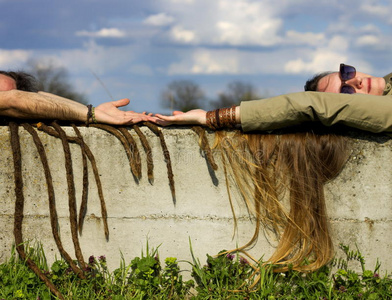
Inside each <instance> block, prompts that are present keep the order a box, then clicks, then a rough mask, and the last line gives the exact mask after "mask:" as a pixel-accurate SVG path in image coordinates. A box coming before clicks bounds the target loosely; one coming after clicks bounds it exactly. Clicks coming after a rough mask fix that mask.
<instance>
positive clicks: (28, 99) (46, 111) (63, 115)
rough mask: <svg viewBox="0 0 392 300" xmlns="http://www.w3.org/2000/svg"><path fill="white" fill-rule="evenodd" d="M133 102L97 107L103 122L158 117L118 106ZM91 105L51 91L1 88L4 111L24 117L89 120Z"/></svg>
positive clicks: (0, 105) (0, 108) (0, 111)
mask: <svg viewBox="0 0 392 300" xmlns="http://www.w3.org/2000/svg"><path fill="white" fill-rule="evenodd" d="M128 103H129V100H128V99H121V100H118V101H112V102H106V103H103V104H101V105H99V106H97V107H96V108H95V116H96V119H97V121H98V122H99V123H107V124H116V125H130V124H134V123H137V122H140V121H149V120H153V119H154V118H153V117H151V116H148V115H145V114H144V113H141V114H140V113H135V112H133V111H122V110H119V109H118V108H119V107H121V106H125V105H127V104H128ZM87 111H88V109H87V107H86V106H85V105H83V104H81V103H79V102H75V101H72V100H69V99H66V98H63V97H59V96H56V95H53V94H50V93H45V92H39V93H31V92H24V91H18V90H10V91H4V92H0V115H2V116H8V117H14V118H21V119H56V120H69V121H78V122H85V121H86V118H87Z"/></svg>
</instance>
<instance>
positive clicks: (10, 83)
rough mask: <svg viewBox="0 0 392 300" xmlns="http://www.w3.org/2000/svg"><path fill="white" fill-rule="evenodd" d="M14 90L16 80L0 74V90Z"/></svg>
mask: <svg viewBox="0 0 392 300" xmlns="http://www.w3.org/2000/svg"><path fill="white" fill-rule="evenodd" d="M10 90H16V82H15V80H14V79H12V78H11V77H9V76H7V75H4V74H0V91H10Z"/></svg>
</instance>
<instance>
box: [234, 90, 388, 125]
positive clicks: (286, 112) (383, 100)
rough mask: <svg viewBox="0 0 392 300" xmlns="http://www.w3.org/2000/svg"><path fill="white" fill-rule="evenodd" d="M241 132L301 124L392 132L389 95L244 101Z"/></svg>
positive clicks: (305, 95)
mask: <svg viewBox="0 0 392 300" xmlns="http://www.w3.org/2000/svg"><path fill="white" fill-rule="evenodd" d="M240 115H241V126H242V129H243V130H244V131H253V130H262V131H265V130H273V129H279V128H284V127H288V126H293V125H299V124H301V123H303V122H309V121H315V122H321V123H322V124H324V125H325V126H331V125H334V124H344V125H346V126H350V127H355V128H358V129H361V130H365V131H370V132H392V96H373V95H365V94H351V95H348V94H334V93H322V92H300V93H294V94H286V95H282V96H278V97H273V98H267V99H261V100H253V101H244V102H241V106H240Z"/></svg>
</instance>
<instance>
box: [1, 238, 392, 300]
mask: <svg viewBox="0 0 392 300" xmlns="http://www.w3.org/2000/svg"><path fill="white" fill-rule="evenodd" d="M190 247H191V255H192V262H188V263H189V264H190V265H191V268H192V271H191V276H192V277H193V279H191V280H188V281H184V280H183V278H182V275H181V272H182V271H181V270H180V268H179V262H178V260H177V259H176V258H174V257H168V258H166V259H165V260H164V265H161V262H160V259H159V254H158V249H150V248H149V247H148V244H147V248H146V252H145V253H144V252H142V253H141V256H140V257H136V258H134V259H133V260H131V263H130V264H126V263H125V259H124V257H123V256H122V258H121V262H120V267H119V268H118V269H116V270H115V271H114V272H109V271H108V269H107V263H106V257H105V256H99V257H97V258H96V257H94V256H90V257H89V259H88V264H87V266H86V268H85V270H84V274H85V275H86V279H80V278H79V277H78V276H76V275H75V274H74V273H73V272H72V270H71V269H70V268H69V266H68V264H67V263H66V262H65V261H64V260H62V259H59V260H56V261H55V262H54V263H53V264H52V265H51V267H50V268H49V267H48V265H47V262H46V258H45V254H44V252H43V250H42V247H41V246H40V245H39V244H37V245H35V246H34V247H29V246H28V245H26V247H25V248H26V253H28V255H29V257H30V258H31V259H32V260H34V261H35V262H36V264H37V265H38V266H39V267H40V268H41V270H43V271H44V273H45V274H46V276H48V278H50V279H51V281H52V282H53V283H54V284H55V285H56V287H57V288H58V289H59V290H60V292H61V293H62V295H63V296H64V298H65V299H111V300H120V299H140V300H144V299H196V300H197V299H268V300H272V299H392V279H391V277H390V276H389V275H387V274H385V275H380V273H379V272H380V263H379V262H377V263H376V266H375V268H374V269H373V270H369V269H367V268H366V264H365V259H364V257H363V256H362V254H361V253H360V251H359V250H358V249H356V250H355V251H352V250H350V249H349V247H347V246H344V245H341V246H340V248H341V250H342V251H343V253H344V257H343V258H340V259H336V260H335V261H334V262H333V263H331V264H330V265H328V266H324V267H322V268H320V269H319V270H317V271H316V272H312V273H300V272H297V271H293V270H289V271H287V272H284V273H276V272H274V266H273V265H268V264H265V263H263V262H261V261H260V262H258V263H257V264H255V265H251V264H249V263H248V261H246V260H245V259H244V258H243V257H241V255H239V253H228V252H226V251H221V252H220V254H219V255H217V256H210V255H208V254H207V260H206V264H203V265H202V264H201V263H200V261H199V259H197V258H195V256H194V254H193V249H192V245H191V246H190ZM305 263H306V262H305ZM355 264H359V268H358V269H359V270H360V271H359V272H358V271H354V270H355V268H354V269H353V268H352V267H355ZM332 270H335V271H332ZM255 276H256V277H257V279H258V280H257V281H256V280H254V279H255V278H256V277H255ZM254 283H257V285H254V286H253V284H254ZM193 287H194V292H193V290H192V288H193ZM191 291H192V292H191ZM0 299H40V300H43V299H45V300H46V299H55V297H54V296H53V295H52V294H51V293H50V291H49V290H48V288H47V287H46V286H45V284H44V283H43V282H41V281H40V280H39V278H38V277H37V276H36V275H35V274H34V273H33V272H32V271H30V269H28V268H27V266H26V265H25V263H24V261H22V260H20V259H19V258H18V256H17V255H16V253H15V249H14V248H13V250H12V253H11V257H10V258H9V260H8V261H7V262H5V263H3V264H0Z"/></svg>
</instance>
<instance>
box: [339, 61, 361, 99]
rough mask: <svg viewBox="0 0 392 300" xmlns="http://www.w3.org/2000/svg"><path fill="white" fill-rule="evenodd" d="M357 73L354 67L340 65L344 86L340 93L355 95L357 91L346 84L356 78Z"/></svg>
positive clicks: (340, 74)
mask: <svg viewBox="0 0 392 300" xmlns="http://www.w3.org/2000/svg"><path fill="white" fill-rule="evenodd" d="M356 74H357V71H356V70H355V68H354V67H353V66H349V65H345V64H340V68H339V76H340V79H341V80H342V86H341V88H340V93H342V94H355V89H354V88H353V87H352V86H351V85H348V84H346V81H348V80H350V79H353V78H355V76H356Z"/></svg>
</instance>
